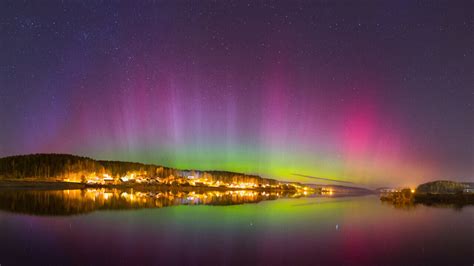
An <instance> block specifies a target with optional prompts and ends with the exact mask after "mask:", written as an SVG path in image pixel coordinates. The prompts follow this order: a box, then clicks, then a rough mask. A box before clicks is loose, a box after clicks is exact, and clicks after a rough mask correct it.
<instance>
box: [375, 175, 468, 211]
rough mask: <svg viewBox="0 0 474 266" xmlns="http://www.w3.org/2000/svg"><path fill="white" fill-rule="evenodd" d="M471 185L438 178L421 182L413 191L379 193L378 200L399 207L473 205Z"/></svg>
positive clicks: (459, 206) (458, 206)
mask: <svg viewBox="0 0 474 266" xmlns="http://www.w3.org/2000/svg"><path fill="white" fill-rule="evenodd" d="M472 185H473V183H467V182H465V183H463V182H454V181H449V180H439V181H433V182H428V183H424V184H421V185H419V186H418V187H417V189H416V190H415V191H411V190H410V189H402V190H400V191H396V192H387V193H381V196H380V200H381V201H384V202H390V203H392V204H393V205H395V206H399V207H406V206H410V205H416V204H423V205H428V206H454V207H457V208H461V207H463V206H466V205H474V193H473V192H474V191H473V186H472Z"/></svg>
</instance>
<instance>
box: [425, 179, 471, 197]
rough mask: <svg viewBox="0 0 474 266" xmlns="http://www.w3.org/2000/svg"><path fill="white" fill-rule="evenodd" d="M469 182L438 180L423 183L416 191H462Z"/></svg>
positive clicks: (439, 192)
mask: <svg viewBox="0 0 474 266" xmlns="http://www.w3.org/2000/svg"><path fill="white" fill-rule="evenodd" d="M469 185H470V183H460V182H454V181H449V180H438V181H433V182H428V183H424V184H421V185H419V186H418V188H417V189H416V192H417V193H433V194H453V193H458V192H462V191H463V189H465V188H468V187H469Z"/></svg>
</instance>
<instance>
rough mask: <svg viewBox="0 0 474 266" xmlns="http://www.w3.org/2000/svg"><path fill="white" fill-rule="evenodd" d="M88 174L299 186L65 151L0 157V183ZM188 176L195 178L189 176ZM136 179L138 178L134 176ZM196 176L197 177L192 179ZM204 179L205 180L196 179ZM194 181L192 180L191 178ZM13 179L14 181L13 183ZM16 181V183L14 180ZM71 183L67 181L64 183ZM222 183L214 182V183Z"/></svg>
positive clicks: (41, 183) (78, 182)
mask: <svg viewBox="0 0 474 266" xmlns="http://www.w3.org/2000/svg"><path fill="white" fill-rule="evenodd" d="M130 175H131V176H134V177H135V179H137V181H140V183H141V184H137V182H135V181H133V182H128V183H125V182H122V181H121V178H122V177H125V176H130ZM91 176H96V179H97V178H99V177H100V178H102V177H103V176H107V177H110V178H111V179H112V180H111V182H107V183H106V184H105V183H102V184H101V186H103V187H130V186H134V187H135V186H143V185H144V184H143V183H146V185H147V186H153V185H155V186H183V187H185V186H189V185H190V182H191V181H192V182H193V184H194V185H196V186H206V184H216V183H217V184H255V187H254V188H256V189H263V188H273V189H283V190H286V189H289V190H292V189H295V187H297V186H302V185H301V184H299V183H296V182H288V183H282V182H279V181H277V180H274V179H269V178H262V177H260V176H257V175H248V174H243V173H235V172H228V171H213V170H211V171H200V170H180V169H175V168H170V167H165V166H159V165H152V164H142V163H135V162H120V161H104V160H94V159H91V158H87V157H81V156H75V155H69V154H32V155H19V156H10V157H4V158H0V181H1V182H0V187H17V188H31V187H39V188H45V187H48V186H52V187H53V188H62V187H64V188H68V187H70V186H72V187H78V186H79V187H80V186H82V185H84V186H85V185H86V184H87V185H95V186H99V185H98V184H91V183H90V181H91ZM190 178H195V179H193V180H191V179H190ZM138 179H139V180H138ZM196 180H197V181H196ZM199 180H206V182H207V183H206V184H203V183H202V182H199ZM194 181H196V182H194ZM16 182H17V183H16ZM15 183H16V184H15ZM64 183H71V184H64ZM219 186H222V187H225V185H217V187H219Z"/></svg>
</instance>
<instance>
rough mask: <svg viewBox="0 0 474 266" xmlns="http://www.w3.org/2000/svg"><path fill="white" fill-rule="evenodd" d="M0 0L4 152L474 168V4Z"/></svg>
mask: <svg viewBox="0 0 474 266" xmlns="http://www.w3.org/2000/svg"><path fill="white" fill-rule="evenodd" d="M356 2H357V1H289V0H288V1H278V2H275V1H242V0H239V1H189V2H187V1H110V2H109V1H78V0H77V1H16V0H15V1H5V0H2V1H0V124H1V126H0V156H9V155H16V154H28V153H39V152H47V153H49V152H55V153H72V154H78V155H85V156H89V157H93V158H97V159H113V160H126V161H139V162H146V163H155V164H161V165H167V166H172V167H180V168H194V169H216V170H231V171H239V172H245V173H255V174H260V175H262V176H265V177H273V178H277V179H281V180H294V181H302V182H315V181H316V180H313V179H310V178H303V177H301V176H297V175H295V174H299V175H310V176H317V177H323V178H330V179H338V180H344V181H350V182H356V183H358V184H362V185H368V186H379V185H415V184H418V183H420V182H424V181H429V180H435V179H452V180H460V181H469V180H470V181H473V179H474V175H473V173H474V166H473V165H474V139H473V136H474V109H473V105H474V18H473V10H474V2H473V1H418V2H417V1H377V2H369V1H359V2H358V3H356Z"/></svg>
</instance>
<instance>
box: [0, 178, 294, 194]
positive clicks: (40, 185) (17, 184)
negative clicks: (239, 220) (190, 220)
mask: <svg viewBox="0 0 474 266" xmlns="http://www.w3.org/2000/svg"><path fill="white" fill-rule="evenodd" d="M87 188H94V189H99V188H104V189H121V190H127V189H134V190H138V191H154V190H157V191H158V190H161V191H163V190H176V191H183V192H191V191H239V190H246V191H258V192H281V193H296V192H297V191H296V190H288V189H279V188H271V189H270V188H227V187H208V186H190V185H186V186H176V185H166V184H154V185H150V184H136V183H135V184H118V185H116V184H105V185H99V184H94V185H90V184H84V183H74V182H61V181H12V180H0V191H2V190H73V189H87Z"/></svg>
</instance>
